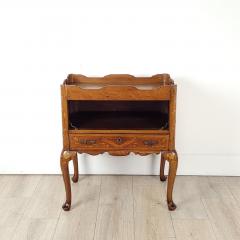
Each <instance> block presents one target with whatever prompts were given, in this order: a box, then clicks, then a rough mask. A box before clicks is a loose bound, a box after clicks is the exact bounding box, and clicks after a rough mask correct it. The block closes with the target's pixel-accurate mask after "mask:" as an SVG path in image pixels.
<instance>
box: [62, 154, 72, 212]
mask: <svg viewBox="0 0 240 240" xmlns="http://www.w3.org/2000/svg"><path fill="white" fill-rule="evenodd" d="M71 157H72V154H71V152H70V151H62V153H61V157H60V165H61V170H62V175H63V181H64V185H65V191H66V201H65V203H64V204H63V206H62V208H63V210H64V211H69V210H70V208H71V184H70V176H69V167H68V164H69V161H70V160H71Z"/></svg>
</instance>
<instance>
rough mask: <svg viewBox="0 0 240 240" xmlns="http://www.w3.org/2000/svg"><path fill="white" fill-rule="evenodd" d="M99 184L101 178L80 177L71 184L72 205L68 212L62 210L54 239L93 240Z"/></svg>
mask: <svg viewBox="0 0 240 240" xmlns="http://www.w3.org/2000/svg"><path fill="white" fill-rule="evenodd" d="M100 184H101V176H80V177H79V182H78V183H74V184H72V194H73V205H72V208H71V211H70V212H64V211H63V210H62V212H61V215H60V219H59V222H58V225H57V228H56V232H55V235H54V239H56V240H64V239H69V240H74V239H76V240H77V239H81V240H89V239H91V240H92V239H93V237H94V229H95V224H96V217H97V210H98V204H99V195H100Z"/></svg>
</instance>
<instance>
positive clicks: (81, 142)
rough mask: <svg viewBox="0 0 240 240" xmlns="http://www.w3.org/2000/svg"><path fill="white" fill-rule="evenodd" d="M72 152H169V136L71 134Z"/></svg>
mask: <svg viewBox="0 0 240 240" xmlns="http://www.w3.org/2000/svg"><path fill="white" fill-rule="evenodd" d="M69 139H70V148H71V149H72V150H77V149H80V150H84V149H92V150H94V149H101V150H151V149H152V150H167V149H168V140H169V136H168V135H151V134H139V135H138V134H135V135H134V134H132V135H131V134H70V136H69Z"/></svg>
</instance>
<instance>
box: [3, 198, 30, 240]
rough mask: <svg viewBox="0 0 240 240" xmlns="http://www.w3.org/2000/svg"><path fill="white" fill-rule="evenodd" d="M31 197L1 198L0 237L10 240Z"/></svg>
mask: <svg viewBox="0 0 240 240" xmlns="http://www.w3.org/2000/svg"><path fill="white" fill-rule="evenodd" d="M29 200H30V199H29V198H0V213H1V217H0V239H1V240H5V239H7V240H9V239H11V237H12V236H13V234H14V232H15V229H16V227H17V226H18V224H19V222H20V220H21V219H22V217H23V213H24V211H25V209H26V207H27V205H28V202H29Z"/></svg>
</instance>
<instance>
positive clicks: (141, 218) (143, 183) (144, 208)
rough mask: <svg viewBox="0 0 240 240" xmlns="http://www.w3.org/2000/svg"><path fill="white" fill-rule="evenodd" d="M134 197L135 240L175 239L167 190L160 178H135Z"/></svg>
mask: <svg viewBox="0 0 240 240" xmlns="http://www.w3.org/2000/svg"><path fill="white" fill-rule="evenodd" d="M133 196H134V226H135V239H138V240H145V239H148V240H155V239H169V238H173V237H175V233H174V230H173V226H172V221H171V216H170V213H169V211H168V209H167V204H166V194H165V190H164V187H163V185H162V182H160V180H159V177H154V176H134V177H133Z"/></svg>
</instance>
